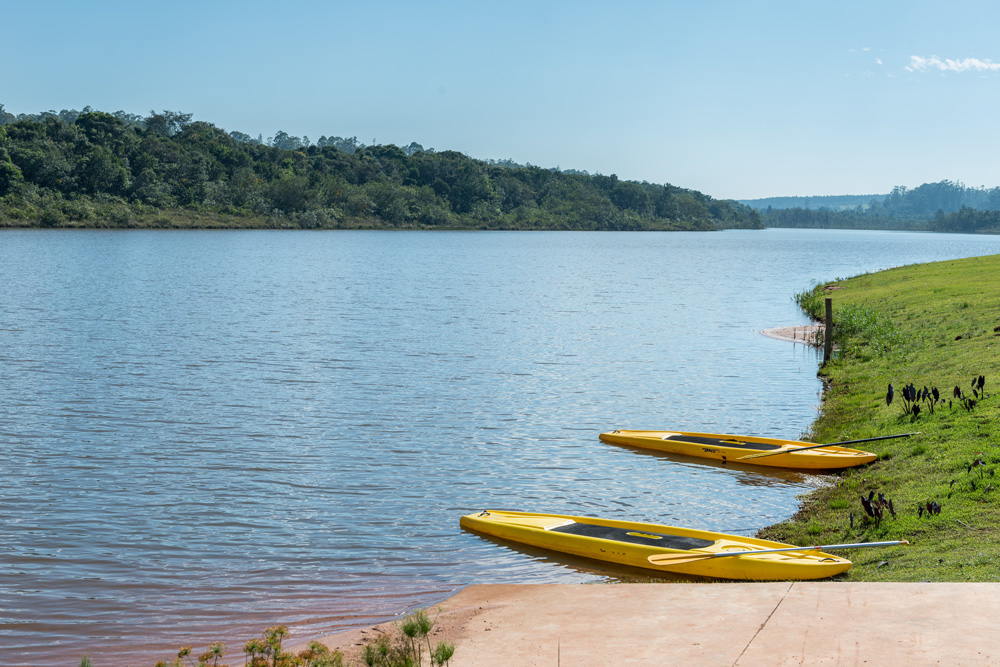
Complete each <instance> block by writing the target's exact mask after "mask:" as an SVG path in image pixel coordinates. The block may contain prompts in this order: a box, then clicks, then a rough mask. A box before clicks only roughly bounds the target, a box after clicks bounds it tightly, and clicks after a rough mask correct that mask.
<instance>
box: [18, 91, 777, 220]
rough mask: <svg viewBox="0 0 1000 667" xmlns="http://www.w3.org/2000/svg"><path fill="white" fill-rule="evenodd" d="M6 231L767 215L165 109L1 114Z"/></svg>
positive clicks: (574, 177) (664, 192) (456, 156)
mask: <svg viewBox="0 0 1000 667" xmlns="http://www.w3.org/2000/svg"><path fill="white" fill-rule="evenodd" d="M0 225H6V226H45V227H192V226H195V227H205V226H223V227H276V228H309V229H312V228H398V229H424V228H426V229H579V230H714V229H721V228H761V227H762V225H761V221H760V216H759V214H758V213H757V212H756V211H754V210H752V209H751V208H749V207H746V206H742V205H740V204H737V203H736V202H732V201H721V200H715V199H712V198H711V197H709V196H707V195H704V194H702V193H700V192H696V191H694V190H687V189H684V188H678V187H674V186H672V185H667V184H665V185H655V184H651V183H646V182H642V183H637V182H633V181H623V180H620V179H618V178H617V177H616V176H614V175H612V176H602V175H599V174H598V175H589V174H586V173H582V172H572V173H571V172H564V171H560V170H557V169H556V170H553V169H542V168H540V167H535V166H530V165H526V166H521V165H515V164H514V163H512V162H510V161H499V162H498V161H481V160H474V159H472V158H469V157H467V156H465V155H463V154H461V153H457V152H455V151H441V152H437V151H434V150H432V149H428V150H424V149H423V148H422V147H421V146H419V145H418V144H415V143H414V144H410V145H409V146H407V147H404V148H400V147H397V146H393V145H375V146H366V145H364V144H361V143H360V142H358V141H357V139H356V138H352V139H344V138H342V137H321V138H320V139H319V140H318V141H316V142H312V141H310V140H308V138H307V137H303V138H299V137H293V136H290V135H288V134H287V133H284V132H279V133H278V134H276V135H275V136H274V137H269V138H268V139H267V140H264V139H263V138H261V137H257V138H252V137H250V136H248V135H245V134H242V133H240V132H226V131H225V130H222V129H220V128H218V127H215V126H214V125H212V124H210V123H206V122H192V121H191V116H190V114H183V113H177V112H170V111H164V112H162V113H154V112H150V115H149V116H145V117H139V116H134V115H131V114H127V113H124V112H116V113H114V114H110V113H105V112H100V111H93V110H91V109H89V108H86V109H84V110H83V111H81V112H77V111H62V112H59V113H56V112H54V111H53V112H46V113H43V114H37V115H33V116H25V115H20V116H13V115H12V114H10V113H8V112H6V111H4V109H3V106H2V105H0Z"/></svg>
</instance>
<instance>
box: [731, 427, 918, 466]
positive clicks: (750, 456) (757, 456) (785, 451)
mask: <svg viewBox="0 0 1000 667" xmlns="http://www.w3.org/2000/svg"><path fill="white" fill-rule="evenodd" d="M920 433H921V432H920V431H917V432H916V433H898V434H896V435H882V436H879V437H877V438H861V439H860V440H844V441H843V442H828V443H826V444H823V445H810V446H809V447H796V448H795V449H777V450H775V451H773V452H764V453H763V454H747V455H746V456H741V457H740V458H738V459H735V460H736V461H744V460H746V459H760V458H764V457H765V456H775V455H777V454H791V453H792V452H804V451H805V450H807V449H819V448H820V447H840V446H842V445H856V444H858V443H859V442H874V441H875V440H892V439H893V438H908V437H910V436H911V435H920Z"/></svg>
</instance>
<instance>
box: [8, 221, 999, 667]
mask: <svg viewBox="0 0 1000 667" xmlns="http://www.w3.org/2000/svg"><path fill="white" fill-rule="evenodd" d="M998 252H1000V237H989V236H963V235H930V234H911V233H894V232H849V231H805V230H767V231H730V232H722V233H572V232H558V233H545V232H528V233H487V232H473V233H460V232H455V233H446V232H434V233H422V232H395V233H393V232H317V233H307V232H243V231H236V232H210V231H206V232H153V231H34V230H33V231H24V230H14V231H3V232H0V284H2V289H0V447H2V451H3V456H2V458H0V640H2V643H3V645H4V663H5V664H73V665H75V664H76V663H77V662H78V661H79V659H80V657H81V656H82V655H83V654H85V653H86V654H89V655H90V656H91V657H92V658H93V659H94V663H95V665H98V667H106V666H108V665H119V664H125V663H131V664H133V665H146V664H149V665H151V664H153V663H154V662H156V661H157V660H160V659H167V658H170V657H172V656H173V654H174V652H175V651H176V649H177V647H179V646H181V645H194V646H195V647H196V649H198V648H204V647H205V646H206V645H207V644H208V643H209V642H210V641H214V640H217V639H222V640H223V641H226V643H227V644H228V645H229V646H230V647H231V648H230V654H229V658H228V661H229V662H230V663H231V664H236V663H238V662H239V660H240V659H241V653H240V648H239V647H241V646H242V645H243V643H244V642H245V641H246V640H247V639H250V638H251V637H253V636H257V635H258V634H259V632H260V631H261V630H263V629H264V628H265V627H266V626H267V625H271V624H274V623H277V622H285V623H288V624H289V625H292V626H293V639H296V640H302V639H306V638H308V637H310V636H312V635H318V634H321V633H323V632H327V631H333V630H336V629H343V628H346V627H351V626H357V625H364V624H369V623H374V622H377V621H380V620H384V619H385V618H386V617H389V616H392V615H394V614H397V613H399V612H403V611H406V610H408V609H411V608H413V607H415V606H418V605H429V604H433V603H434V602H437V601H440V600H441V599H443V598H445V597H447V596H448V595H449V594H451V593H452V592H453V591H455V590H456V589H458V588H460V587H462V586H464V585H466V584H470V583H511V582H533V583H541V582H586V581H602V580H603V581H608V580H616V579H627V578H628V577H629V576H630V575H631V573H629V572H623V571H611V570H603V569H601V567H600V566H596V565H594V564H592V563H586V562H582V561H581V562H573V561H569V560H567V559H561V558H555V557H550V556H547V555H545V554H542V553H539V552H533V551H530V550H521V549H513V548H510V547H507V546H503V545H499V544H496V543H493V542H491V541H489V540H485V539H483V538H480V537H477V536H475V535H472V534H470V533H466V532H463V531H462V530H461V529H460V528H459V525H458V519H459V516H460V515H462V514H465V513H469V512H472V511H475V510H480V509H484V508H488V507H489V508H506V509H522V510H534V511H553V512H564V513H574V514H586V515H595V516H604V517H614V518H622V519H635V520H643V521H656V522H662V523H669V524H675V525H684V526H693V527H701V528H707V529H712V530H724V531H729V532H737V533H743V534H750V533H752V532H753V531H754V530H756V529H758V528H760V527H762V526H764V525H768V524H771V523H774V522H776V521H779V520H782V519H784V518H786V517H788V516H789V515H791V514H792V513H793V512H794V511H795V508H796V496H797V495H799V494H801V493H803V492H806V491H808V490H809V489H811V488H814V487H815V486H817V485H819V484H822V483H824V482H823V478H822V477H820V476H812V475H804V474H794V473H793V474H788V473H786V474H781V473H776V472H767V471H766V470H756V469H752V468H749V467H738V466H729V467H722V466H715V465H708V464H704V463H697V462H694V461H690V460H682V459H678V458H676V457H667V456H662V455H655V454H650V453H644V452H641V451H638V450H631V449H627V448H621V447H616V446H612V445H607V444H603V443H601V442H600V441H599V440H598V438H597V435H598V433H599V432H601V431H605V430H609V429H614V428H682V429H686V430H696V431H720V432H735V433H744V434H759V435H775V436H784V437H797V436H799V435H801V434H803V433H804V432H805V431H806V430H807V429H808V428H809V425H810V423H811V421H812V419H813V418H814V416H815V414H816V407H817V405H818V401H819V391H820V386H819V382H818V381H817V379H816V365H817V358H816V354H815V352H814V351H812V350H811V349H808V348H806V347H804V346H802V345H795V344H790V343H785V342H781V341H776V340H772V339H769V338H766V337H764V336H762V335H760V334H759V331H760V330H761V329H765V328H769V327H773V326H783V325H793V324H805V323H806V322H807V320H806V319H805V317H804V316H803V315H802V314H801V313H800V312H799V311H798V309H797V307H796V306H795V304H794V302H793V300H792V296H793V295H794V294H795V293H796V292H799V291H803V290H805V289H807V288H809V287H811V286H812V285H813V284H814V283H816V282H819V281H823V280H829V279H833V278H837V277H848V276H850V275H855V274H858V273H862V272H865V271H873V270H877V269H881V268H886V267H890V266H898V265H902V264H909V263H914V262H925V261H931V260H941V259H951V258H957V257H966V256H975V255H987V254H995V253H998Z"/></svg>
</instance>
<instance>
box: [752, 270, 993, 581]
mask: <svg viewBox="0 0 1000 667" xmlns="http://www.w3.org/2000/svg"><path fill="white" fill-rule="evenodd" d="M998 284H1000V256H991V257H977V258H972V259H963V260H955V261H948V262H938V263H933V264H923V265H915V266H907V267H902V268H898V269H892V270H888V271H883V272H880V273H876V274H869V275H863V276H858V277H855V278H851V279H849V280H844V281H839V282H836V283H831V284H828V285H819V286H817V287H816V288H815V289H814V290H813V291H812V292H809V293H805V294H802V295H799V302H800V304H801V305H802V306H803V308H805V309H806V310H807V311H808V312H810V314H812V315H813V316H815V317H817V318H819V316H820V313H821V312H822V308H823V300H824V298H825V297H831V298H832V299H833V305H834V323H835V331H836V332H837V333H836V334H835V339H836V340H837V342H838V345H839V347H840V350H841V352H840V353H839V354H838V355H837V357H836V358H835V359H834V360H833V361H831V363H829V364H827V365H826V366H825V367H824V368H823V369H822V370H821V371H820V375H821V377H822V378H823V380H824V383H825V392H824V399H823V406H822V411H821V414H820V417H819V418H818V419H817V421H816V422H815V424H814V425H813V427H812V433H811V434H810V435H811V438H810V439H811V440H813V441H815V442H835V441H842V440H853V439H858V438H866V437H873V436H879V435H890V434H895V433H904V432H911V431H920V432H921V435H918V436H914V437H910V438H900V439H896V440H886V441H882V442H874V443H870V444H869V445H862V446H860V447H861V448H862V449H867V450H868V451H872V452H875V453H877V454H878V455H879V459H878V460H877V461H876V462H874V463H872V464H871V465H869V466H865V467H862V468H858V469H852V470H848V471H845V472H844V473H842V474H841V475H840V479H839V481H838V483H837V484H836V485H835V486H831V487H827V488H823V489H820V490H819V491H816V492H815V493H812V494H810V495H809V496H808V497H807V498H805V499H804V502H803V505H802V509H801V511H800V512H799V513H798V514H797V515H796V516H795V517H793V518H792V519H790V520H789V521H787V522H784V523H780V524H777V525H775V526H770V527H768V528H765V529H763V530H762V531H761V532H760V537H765V538H767V539H775V540H779V541H782V542H789V543H792V544H803V545H805V544H830V543H845V542H862V541H886V540H895V539H908V540H910V542H911V546H909V547H905V546H900V547H890V548H878V549H862V550H858V551H852V552H844V555H847V556H848V557H850V558H851V559H852V561H853V562H854V567H853V568H852V569H851V570H850V571H849V572H848V573H846V574H845V575H843V578H845V579H847V580H850V581H997V580H1000V558H998V555H1000V450H998V447H997V444H998V439H997V431H998V429H997V424H998V422H997V419H998V417H1000V354H998V352H1000V332H998V331H997V330H995V328H996V327H998V326H1000V292H998V291H997V288H996V286H997V285H998ZM980 375H983V376H985V378H986V384H985V388H984V391H985V393H984V394H983V395H980V396H979V397H978V398H976V396H974V395H973V387H972V381H973V378H975V377H978V376H980ZM890 383H891V384H892V385H893V388H894V393H895V396H894V400H893V402H892V404H891V405H887V404H886V393H887V387H888V385H889V384H890ZM909 383H912V384H913V385H915V386H916V388H917V389H918V390H920V391H921V392H922V390H923V388H924V386H927V387H928V388H933V387H937V388H938V389H939V390H940V393H941V397H942V399H943V401H942V402H938V403H937V404H936V405H935V406H934V411H933V413H931V411H930V405H929V402H925V401H920V402H919V403H918V405H919V406H920V408H921V412H920V413H919V415H917V416H914V415H913V414H905V412H904V406H905V401H904V400H903V397H902V394H903V392H902V389H903V387H904V386H905V385H907V384H909ZM955 387H959V388H960V389H961V391H962V392H963V394H964V395H965V396H967V397H968V398H972V399H973V400H976V406H975V407H974V408H973V409H971V410H967V409H965V408H964V407H962V406H961V405H960V404H959V401H958V400H957V399H955V398H954V397H953V392H954V390H955ZM977 461H981V462H982V465H973V464H974V463H975V462H977ZM970 466H971V467H970ZM995 473H996V475H995ZM994 475H995V476H994ZM872 491H874V492H875V493H876V497H877V494H878V493H879V492H881V493H884V494H885V497H886V498H889V499H892V501H893V506H894V508H895V510H896V515H897V516H896V518H892V517H891V516H890V515H889V512H888V511H886V512H885V516H884V518H883V519H882V520H881V521H875V520H872V519H870V518H869V517H867V515H866V513H865V510H864V509H863V508H862V503H861V497H862V496H865V497H866V498H867V496H868V494H869V493H870V492H872ZM928 502H937V503H939V504H940V505H941V512H940V514H937V515H929V514H928V513H927V512H926V511H924V512H923V514H922V516H921V515H920V514H919V510H918V507H919V506H921V505H922V506H924V507H926V504H927V503H928ZM851 513H853V515H854V525H853V527H851V524H850V514H851Z"/></svg>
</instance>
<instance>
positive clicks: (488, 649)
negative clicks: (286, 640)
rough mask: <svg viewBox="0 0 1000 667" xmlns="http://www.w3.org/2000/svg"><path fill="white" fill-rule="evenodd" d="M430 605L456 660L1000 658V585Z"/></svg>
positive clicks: (557, 590) (530, 588)
mask: <svg viewBox="0 0 1000 667" xmlns="http://www.w3.org/2000/svg"><path fill="white" fill-rule="evenodd" d="M430 612H431V614H432V616H433V615H434V614H436V626H435V628H434V630H433V631H432V635H431V643H432V644H436V643H437V642H439V641H448V642H451V643H454V644H455V655H454V658H453V659H452V661H451V665H452V666H453V667H493V666H500V665H525V666H531V665H546V666H547V665H553V666H557V665H573V666H583V667H586V666H589V665H594V666H595V667H596V666H598V665H600V666H602V667H603V666H606V665H682V664H688V665H727V666H728V665H732V666H734V667H736V666H740V667H756V666H758V665H760V666H765V665H766V666H768V667H773V666H776V665H889V664H900V665H932V664H941V665H951V666H955V665H995V664H1000V633H997V632H995V628H994V627H993V625H994V624H993V619H995V618H996V617H997V616H998V615H1000V583H975V584H956V583H934V584H932V583H845V582H774V583H753V584H741V583H719V584H668V583H664V584H620V585H594V584H546V585H541V584H526V585H475V586H469V587H467V588H465V589H463V590H461V591H460V592H458V593H457V594H455V595H453V596H452V597H450V598H448V599H447V600H445V601H444V602H442V603H441V604H440V605H437V606H435V607H432V608H431V609H430ZM391 631H393V628H392V624H391V623H390V624H384V625H380V626H375V627H373V628H367V629H364V630H353V631H349V632H345V633H340V634H335V635H328V636H326V637H323V638H322V639H321V641H322V642H323V643H325V644H326V645H328V646H330V647H331V648H337V649H339V650H341V651H343V652H344V653H345V655H346V656H347V657H349V658H352V657H356V656H358V655H360V651H361V650H362V646H363V643H364V642H365V641H367V640H370V639H372V638H374V637H376V636H377V635H378V634H379V633H381V632H391ZM425 659H426V658H425ZM355 662H356V663H357V664H364V663H362V662H360V661H359V660H357V659H356V660H355ZM348 664H350V663H348ZM425 664H426V663H425Z"/></svg>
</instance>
